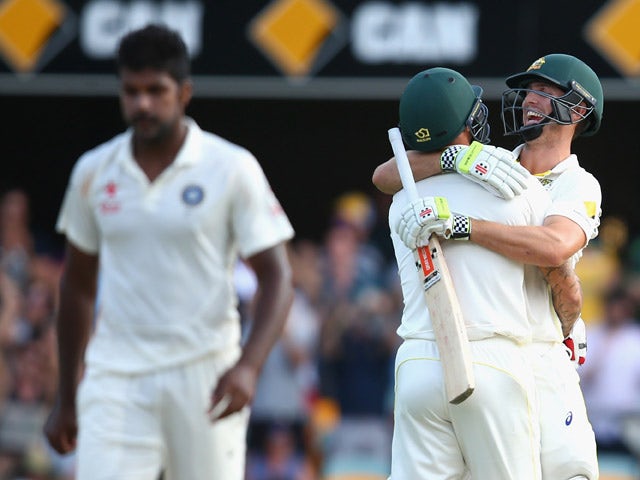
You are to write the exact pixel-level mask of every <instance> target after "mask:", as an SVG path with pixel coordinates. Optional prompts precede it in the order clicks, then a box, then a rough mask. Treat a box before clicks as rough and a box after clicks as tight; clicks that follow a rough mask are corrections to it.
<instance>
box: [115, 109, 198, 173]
mask: <svg viewBox="0 0 640 480" xmlns="http://www.w3.org/2000/svg"><path fill="white" fill-rule="evenodd" d="M184 122H185V124H186V125H187V136H186V137H185V139H184V143H183V144H182V147H180V150H179V151H178V154H177V155H176V158H175V160H174V161H173V163H172V164H171V166H170V167H183V166H188V165H193V164H195V163H197V162H198V161H200V159H201V156H200V152H201V151H202V150H201V149H200V146H201V145H202V141H203V132H202V130H201V129H200V127H199V126H198V124H197V123H196V122H195V120H193V119H192V118H190V117H185V118H184ZM132 138H133V129H132V128H128V129H127V130H126V131H125V132H124V134H123V142H122V143H121V145H120V152H119V154H118V159H119V161H120V162H122V163H124V164H125V165H126V164H129V165H131V164H135V165H136V166H137V164H136V161H135V159H134V157H133V142H132Z"/></svg>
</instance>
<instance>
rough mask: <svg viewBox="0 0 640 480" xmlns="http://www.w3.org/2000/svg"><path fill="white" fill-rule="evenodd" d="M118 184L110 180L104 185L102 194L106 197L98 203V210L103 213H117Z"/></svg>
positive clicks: (118, 208)
mask: <svg viewBox="0 0 640 480" xmlns="http://www.w3.org/2000/svg"><path fill="white" fill-rule="evenodd" d="M117 193H118V186H117V185H116V183H115V182H114V181H110V182H109V183H107V184H106V185H105V187H104V194H105V196H106V197H107V198H106V199H105V200H103V202H102V203H101V204H100V210H101V211H102V213H104V214H110V213H117V212H119V211H120V201H119V200H118V199H117V198H116V196H117Z"/></svg>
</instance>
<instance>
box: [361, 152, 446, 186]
mask: <svg viewBox="0 0 640 480" xmlns="http://www.w3.org/2000/svg"><path fill="white" fill-rule="evenodd" d="M407 157H408V158H409V164H410V165H411V171H412V172H413V177H414V178H415V179H416V181H418V180H424V179H425V178H429V177H432V176H434V175H439V174H440V173H442V169H441V167H440V153H422V152H417V151H415V150H411V151H408V152H407ZM371 181H372V182H373V184H374V185H375V186H376V188H377V189H378V190H380V191H381V192H382V193H387V194H389V195H393V194H395V193H397V192H399V191H400V190H402V180H401V179H400V172H399V171H398V166H397V164H396V161H395V158H392V159H390V160H387V161H386V162H384V163H383V164H381V165H378V166H377V167H376V169H375V170H374V172H373V176H372V178H371Z"/></svg>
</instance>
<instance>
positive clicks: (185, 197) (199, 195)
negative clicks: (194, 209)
mask: <svg viewBox="0 0 640 480" xmlns="http://www.w3.org/2000/svg"><path fill="white" fill-rule="evenodd" d="M203 198H204V190H203V189H202V187H201V186H200V185H187V186H186V187H184V190H182V201H183V202H184V203H186V204H187V205H198V204H199V203H200V202H202V199H203Z"/></svg>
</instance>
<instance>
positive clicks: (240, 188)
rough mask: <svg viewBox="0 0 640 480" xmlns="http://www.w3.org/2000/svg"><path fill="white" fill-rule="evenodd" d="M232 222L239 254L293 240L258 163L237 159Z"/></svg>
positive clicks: (286, 222) (250, 156)
mask: <svg viewBox="0 0 640 480" xmlns="http://www.w3.org/2000/svg"><path fill="white" fill-rule="evenodd" d="M237 166H238V169H237V171H236V173H235V176H234V179H233V181H234V185H233V192H234V194H233V202H232V213H231V222H232V228H233V233H234V237H235V240H236V243H237V245H238V249H239V252H240V255H241V256H242V257H243V258H247V257H250V256H251V255H254V254H256V253H258V252H261V251H263V250H266V249H268V248H271V247H273V246H275V245H277V244H278V243H281V242H283V241H285V240H289V239H291V238H292V237H293V235H294V231H293V227H292V226H291V223H289V219H288V218H287V215H286V214H285V212H284V210H283V209H282V206H281V205H280V202H279V201H278V199H277V198H276V196H275V194H274V193H273V191H272V190H271V186H270V185H269V182H268V181H267V178H266V176H265V174H264V172H263V171H262V168H261V167H260V164H259V163H258V161H257V160H256V159H255V157H253V155H251V154H249V153H248V152H247V153H246V154H245V155H242V156H240V157H239V158H238V165H237Z"/></svg>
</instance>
